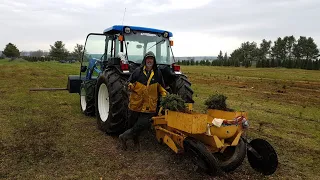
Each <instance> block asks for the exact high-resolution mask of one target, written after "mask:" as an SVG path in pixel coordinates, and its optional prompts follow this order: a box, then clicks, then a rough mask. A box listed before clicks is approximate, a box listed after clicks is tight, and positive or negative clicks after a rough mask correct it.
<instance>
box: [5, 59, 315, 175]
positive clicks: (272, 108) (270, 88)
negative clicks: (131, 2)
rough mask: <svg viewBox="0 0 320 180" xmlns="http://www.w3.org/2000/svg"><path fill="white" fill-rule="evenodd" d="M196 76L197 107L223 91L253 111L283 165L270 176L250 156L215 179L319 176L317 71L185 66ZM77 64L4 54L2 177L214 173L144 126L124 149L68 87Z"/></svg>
mask: <svg viewBox="0 0 320 180" xmlns="http://www.w3.org/2000/svg"><path fill="white" fill-rule="evenodd" d="M181 69H182V71H183V72H184V73H186V74H187V76H188V77H189V79H190V81H191V82H192V88H193V89H194V91H195V93H194V99H195V101H196V103H195V110H197V111H200V112H204V108H205V106H204V105H203V104H204V100H205V99H206V98H207V97H208V96H209V95H210V94H213V93H216V92H219V93H223V94H225V95H226V96H227V97H228V99H227V104H228V105H229V107H231V108H233V109H236V110H244V111H248V112H249V122H250V132H249V136H250V137H252V138H256V137H261V138H264V139H266V140H268V141H269V142H270V143H271V144H272V145H273V146H274V148H275V149H276V151H277V152H278V157H279V162H280V164H279V169H278V171H277V172H276V173H275V174H274V175H272V176H268V177H263V176H261V175H259V174H258V173H256V172H255V171H254V170H253V169H252V168H251V167H250V166H249V165H248V162H247V160H245V162H244V164H243V165H242V166H240V167H239V168H238V169H237V170H236V171H234V172H233V173H230V174H227V175H226V176H223V177H218V178H217V179H240V178H244V179H320V118H319V117H320V99H319V98H320V71H306V70H299V69H296V70H293V69H291V70H289V69H256V68H248V69H247V68H228V67H203V66H192V67H190V66H189V67H182V68H181ZM78 70H79V64H60V63H55V62H38V63H29V62H23V61H19V62H15V61H13V62H8V61H7V60H0V72H1V75H0V102H1V103H0V122H1V123H0V134H1V143H0V151H1V166H0V178H1V179H100V178H101V177H102V178H103V179H211V178H212V179H213V177H209V176H207V175H205V174H201V173H195V172H194V171H193V169H192V168H193V167H191V166H190V163H189V160H188V158H186V157H184V156H182V155H176V154H174V153H173V152H172V151H171V150H170V149H169V148H168V147H166V146H164V145H160V144H158V143H157V142H156V140H155V138H154V136H153V135H152V134H150V133H149V132H146V133H145V134H144V137H143V139H142V140H143V142H142V145H143V146H142V151H141V152H137V153H136V152H133V151H130V150H129V152H124V151H121V150H119V148H118V141H117V139H116V138H114V137H110V136H107V135H105V134H104V133H102V132H100V131H98V130H97V128H96V122H95V118H92V117H85V116H84V115H82V114H81V113H80V107H79V96H78V95H77V94H68V92H67V91H56V92H30V91H29V89H30V88H37V87H66V83H67V75H69V74H78Z"/></svg>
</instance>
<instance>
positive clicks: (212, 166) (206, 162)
mask: <svg viewBox="0 0 320 180" xmlns="http://www.w3.org/2000/svg"><path fill="white" fill-rule="evenodd" d="M183 147H184V150H185V152H186V153H187V154H189V155H190V156H191V157H192V160H193V163H195V164H196V165H197V167H198V169H199V170H201V171H203V172H205V173H207V174H209V175H217V174H219V173H220V169H219V164H218V161H217V160H216V158H215V157H214V156H213V155H212V154H211V152H210V151H209V150H208V149H207V148H206V146H205V145H204V144H203V143H201V142H200V141H198V140H196V139H193V138H186V139H185V140H184V141H183Z"/></svg>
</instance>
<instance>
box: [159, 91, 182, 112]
mask: <svg viewBox="0 0 320 180" xmlns="http://www.w3.org/2000/svg"><path fill="white" fill-rule="evenodd" d="M160 106H162V107H163V109H169V110H171V111H180V112H185V111H186V105H185V101H184V100H183V99H182V98H181V97H180V96H179V95H176V94H168V95H167V96H166V97H164V98H162V99H161V101H160Z"/></svg>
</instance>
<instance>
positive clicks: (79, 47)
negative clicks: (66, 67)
mask: <svg viewBox="0 0 320 180" xmlns="http://www.w3.org/2000/svg"><path fill="white" fill-rule="evenodd" d="M83 50H84V46H83V45H81V44H77V45H76V46H75V47H74V50H73V52H72V55H73V56H74V57H75V58H76V60H77V61H79V62H80V61H81V59H82V53H83Z"/></svg>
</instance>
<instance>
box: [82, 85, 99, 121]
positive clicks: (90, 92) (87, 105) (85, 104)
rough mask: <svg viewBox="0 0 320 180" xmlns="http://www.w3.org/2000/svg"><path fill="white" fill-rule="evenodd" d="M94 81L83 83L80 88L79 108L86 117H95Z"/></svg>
mask: <svg viewBox="0 0 320 180" xmlns="http://www.w3.org/2000/svg"><path fill="white" fill-rule="evenodd" d="M95 85H96V80H90V81H84V82H82V83H81V86H80V107H81V111H82V113H83V114H84V115H86V116H94V115H95V103H94V90H95Z"/></svg>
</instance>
